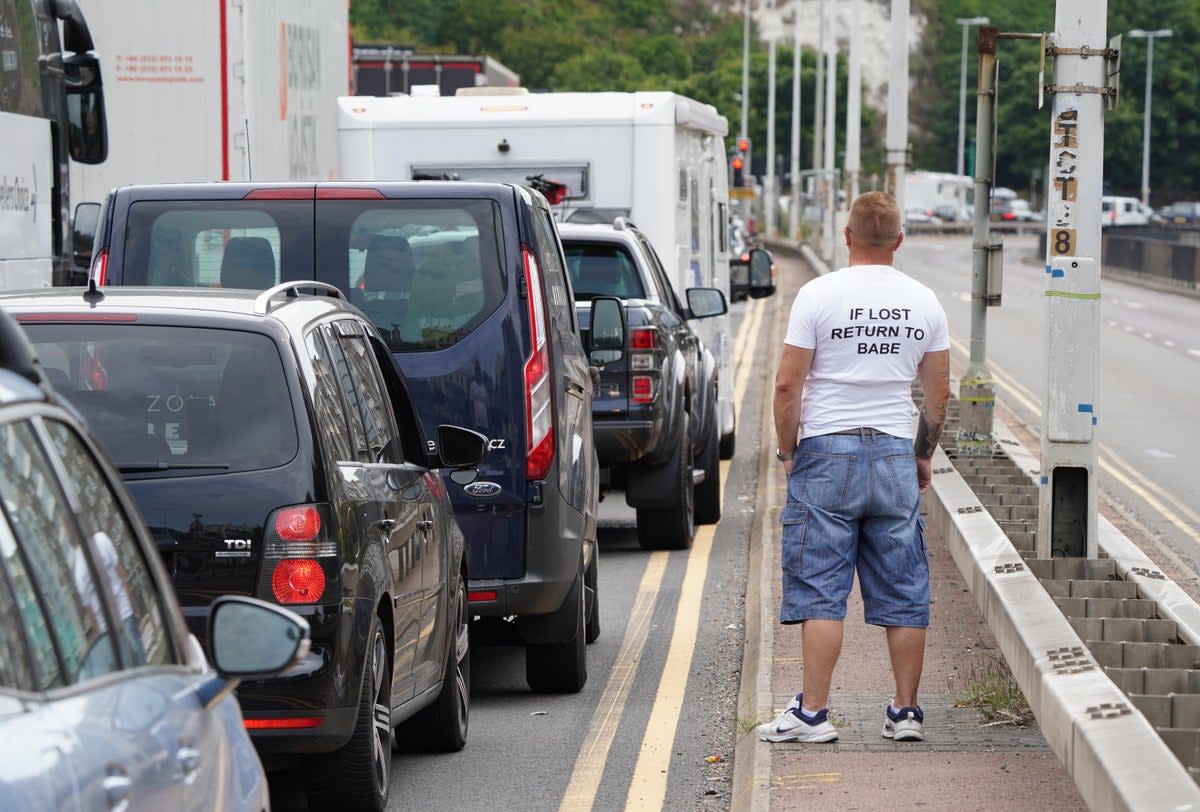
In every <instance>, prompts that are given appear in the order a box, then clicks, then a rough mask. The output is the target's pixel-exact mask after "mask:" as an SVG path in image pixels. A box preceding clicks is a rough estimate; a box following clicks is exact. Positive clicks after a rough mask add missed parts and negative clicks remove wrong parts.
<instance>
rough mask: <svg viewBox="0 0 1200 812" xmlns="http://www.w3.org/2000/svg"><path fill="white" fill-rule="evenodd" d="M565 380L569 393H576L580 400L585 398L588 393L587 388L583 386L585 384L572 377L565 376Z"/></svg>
mask: <svg viewBox="0 0 1200 812" xmlns="http://www.w3.org/2000/svg"><path fill="white" fill-rule="evenodd" d="M563 382H564V383H565V384H566V388H567V394H568V395H574V396H575V397H577V398H579V399H580V400H583V399H584V396H585V395H586V394H587V390H586V389H584V388H583V384H581V383H578V382H577V381H574V380H572V379H571V378H564V379H563Z"/></svg>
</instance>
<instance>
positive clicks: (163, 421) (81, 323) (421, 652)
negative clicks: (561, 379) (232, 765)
mask: <svg viewBox="0 0 1200 812" xmlns="http://www.w3.org/2000/svg"><path fill="white" fill-rule="evenodd" d="M243 239H253V238H243ZM264 242H265V240H264ZM231 244H234V243H233V241H232V240H231ZM304 290H316V291H317V292H318V293H324V294H326V295H307V294H302V293H301V291H304ZM0 307H4V308H6V309H8V310H9V311H10V312H11V313H13V314H14V315H15V317H16V319H17V320H18V321H19V322H20V323H21V325H22V326H23V327H24V328H25V330H26V332H27V333H28V335H29V337H30V339H31V340H32V342H33V345H34V347H35V348H36V350H37V352H38V355H39V357H40V358H41V359H42V361H43V364H44V365H45V367H46V370H47V372H48V374H49V375H50V377H51V379H52V380H53V381H54V382H55V387H56V388H57V389H58V391H59V392H60V394H61V395H62V396H63V397H64V398H66V399H67V400H69V401H70V402H71V403H72V404H74V406H75V407H76V408H78V409H79V411H80V412H81V413H82V414H83V415H84V417H85V418H86V419H87V420H88V422H89V424H90V425H91V427H92V429H93V430H94V431H95V432H96V435H97V436H98V437H99V438H100V441H101V442H102V443H103V444H104V446H105V447H106V448H107V449H108V451H109V454H110V455H111V456H112V458H113V459H114V460H115V463H116V466H117V469H118V470H119V471H120V472H121V474H122V476H123V477H124V479H125V483H126V485H127V486H128V488H129V490H130V491H131V493H132V494H133V497H134V499H135V500H136V502H137V504H138V506H139V507H140V508H141V511H142V514H143V515H144V517H145V519H146V522H147V524H148V525H149V527H150V529H151V533H152V534H153V536H154V541H155V543H156V545H157V547H158V551H159V554H160V555H161V557H162V559H163V561H164V562H165V563H166V565H167V569H168V570H169V571H170V573H171V574H172V576H173V578H174V585H175V590H176V593H177V595H178V597H179V600H180V602H181V603H182V604H183V607H184V613H185V616H186V618H187V621H188V623H189V625H190V627H191V631H192V633H193V634H194V635H196V636H197V637H198V638H200V639H201V641H202V642H208V643H210V644H211V642H212V641H209V640H208V639H207V638H208V633H207V628H208V626H209V625H210V624H211V622H212V621H211V620H210V617H209V613H208V604H209V602H210V601H211V597H212V596H213V595H219V594H222V593H239V594H243V595H252V596H255V597H257V598H259V599H262V600H264V601H269V602H271V603H275V604H279V605H283V606H287V607H288V608H289V609H291V610H292V611H294V612H295V613H297V614H299V615H301V616H302V617H304V618H305V619H306V620H307V621H308V623H309V625H310V626H311V638H312V649H311V651H310V652H309V654H308V656H307V657H305V658H304V660H303V661H302V662H301V663H299V664H298V665H297V666H296V667H295V668H293V669H292V670H290V671H289V672H288V673H287V674H286V675H284V676H283V677H282V678H279V679H271V680H261V681H257V680H256V681H248V682H244V683H243V684H242V686H241V687H240V688H239V690H238V700H239V702H240V703H241V708H242V713H243V715H244V716H245V726H246V728H247V729H248V730H249V731H250V732H251V736H252V737H253V741H254V744H255V746H256V748H257V749H258V751H259V753H260V755H261V756H262V757H263V762H264V764H265V765H266V767H267V768H268V769H273V768H275V767H276V766H284V765H286V766H293V765H297V762H302V766H303V770H302V774H303V775H304V777H305V780H306V782H307V792H308V798H309V804H310V806H312V807H313V808H330V807H332V806H336V807H337V808H339V809H372V810H380V809H382V808H383V807H384V806H385V805H386V801H387V796H388V787H389V780H390V777H391V776H390V773H391V770H390V763H391V753H392V744H393V729H395V728H397V727H398V726H400V725H401V724H403V728H402V729H401V730H400V732H399V735H401V736H403V737H404V738H405V739H406V740H407V741H408V742H410V743H411V744H413V745H415V746H416V747H418V748H422V749H428V750H432V751H453V750H459V749H461V748H462V746H463V744H464V743H465V741H466V735H467V726H468V713H469V703H468V700H469V690H470V659H469V648H468V622H469V616H468V610H467V570H466V561H465V553H464V549H463V538H462V533H461V532H460V530H459V528H458V525H457V523H456V522H455V520H454V513H453V509H452V507H451V505H450V502H449V500H448V498H447V496H446V490H445V486H444V485H443V483H442V480H441V478H440V477H439V476H438V471H437V470H436V469H439V468H446V469H453V470H454V471H455V474H452V476H454V477H455V478H458V477H460V476H461V479H460V480H459V481H464V482H469V481H470V480H471V479H472V478H473V476H474V470H473V466H475V465H477V464H478V463H479V461H480V460H482V459H483V457H484V455H485V454H486V453H487V444H488V441H487V438H486V437H483V436H482V435H480V434H479V433H477V432H474V431H471V430H469V429H464V428H458V427H455V426H449V425H445V426H442V427H440V428H439V429H438V434H439V436H438V442H437V446H436V448H437V451H436V453H432V452H431V451H430V450H429V449H428V445H427V443H426V442H425V439H424V437H423V435H422V432H421V431H420V427H419V424H418V422H417V419H416V416H415V415H414V414H413V412H412V404H411V401H410V399H409V396H408V391H407V389H406V386H405V383H404V381H403V379H402V377H401V375H400V374H399V372H398V370H397V369H396V367H395V364H394V362H393V360H392V357H391V355H390V353H389V352H388V350H387V347H386V346H385V345H384V342H383V339H382V337H381V336H380V335H379V332H378V331H377V330H376V329H375V328H374V327H373V326H372V325H371V324H370V322H368V321H367V319H366V317H365V316H363V315H362V313H360V312H359V311H358V310H357V309H355V308H354V307H352V306H350V305H349V304H348V303H347V302H346V301H345V300H344V299H343V298H342V296H341V294H340V293H339V292H338V291H337V290H336V289H334V288H332V287H331V286H328V285H324V284H321V283H315V282H308V281H305V282H288V283H284V284H281V285H278V286H275V287H272V288H271V289H269V290H267V291H265V292H261V293H260V292H258V291H249V290H199V289H190V290H187V289H179V288H173V289H171V288H169V289H152V288H119V287H117V288H107V289H98V288H93V289H92V290H90V291H85V292H83V293H81V292H80V291H79V289H77V288H76V289H69V288H58V289H52V290H49V291H39V292H37V293H36V294H32V295H31V294H23V295H22V294H13V295H6V296H0Z"/></svg>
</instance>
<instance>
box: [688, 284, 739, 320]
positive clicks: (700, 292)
mask: <svg viewBox="0 0 1200 812" xmlns="http://www.w3.org/2000/svg"><path fill="white" fill-rule="evenodd" d="M687 303H688V310H689V311H691V317H692V318H693V319H707V318H709V317H710V316H719V315H721V314H722V313H725V312H728V310H729V306H728V305H727V304H726V303H725V294H724V293H722V292H721V291H719V290H717V289H716V288H688V289H687Z"/></svg>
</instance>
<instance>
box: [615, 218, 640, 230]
mask: <svg viewBox="0 0 1200 812" xmlns="http://www.w3.org/2000/svg"><path fill="white" fill-rule="evenodd" d="M612 224H613V228H615V229H616V230H617V231H625V230H626V229H629V228H637V226H635V225H634V224H633V221H632V220H630V219H629V218H628V217H626V216H624V215H617V216H616V217H615V218H613V223H612Z"/></svg>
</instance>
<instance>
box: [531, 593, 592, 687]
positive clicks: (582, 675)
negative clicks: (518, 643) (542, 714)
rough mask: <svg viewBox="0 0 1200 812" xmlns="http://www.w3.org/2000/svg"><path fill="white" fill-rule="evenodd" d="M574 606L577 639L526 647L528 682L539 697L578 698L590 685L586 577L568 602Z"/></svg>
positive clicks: (575, 636)
mask: <svg viewBox="0 0 1200 812" xmlns="http://www.w3.org/2000/svg"><path fill="white" fill-rule="evenodd" d="M567 600H568V601H571V602H572V603H573V604H574V605H573V606H572V607H571V609H572V611H574V613H575V635H574V637H573V638H572V639H571V640H569V641H567V642H565V643H551V644H549V645H527V646H525V681H526V682H527V683H529V689H530V690H531V691H533V692H534V693H535V694H577V693H579V692H580V691H582V690H583V686H584V685H585V684H586V683H587V618H585V617H584V604H585V601H584V598H583V573H582V572H581V573H579V575H578V580H577V581H576V584H575V588H573V589H572V590H571V594H570V596H568V598H567Z"/></svg>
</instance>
